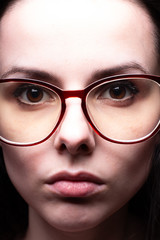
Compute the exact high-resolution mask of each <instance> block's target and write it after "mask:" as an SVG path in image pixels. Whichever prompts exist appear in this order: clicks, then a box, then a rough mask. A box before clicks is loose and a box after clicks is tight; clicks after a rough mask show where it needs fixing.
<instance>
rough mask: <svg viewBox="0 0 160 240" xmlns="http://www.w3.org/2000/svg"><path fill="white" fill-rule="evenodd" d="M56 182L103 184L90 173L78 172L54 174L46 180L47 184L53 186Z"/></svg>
mask: <svg viewBox="0 0 160 240" xmlns="http://www.w3.org/2000/svg"><path fill="white" fill-rule="evenodd" d="M58 181H73V182H76V181H77V182H78V181H79V182H92V183H96V184H104V181H103V180H102V179H101V178H100V177H98V176H96V175H94V174H91V173H88V172H78V173H71V172H67V171H62V172H58V173H56V174H54V175H53V176H51V177H50V178H49V179H48V180H47V184H54V183H55V182H58Z"/></svg>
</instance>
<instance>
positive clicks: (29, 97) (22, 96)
mask: <svg viewBox="0 0 160 240" xmlns="http://www.w3.org/2000/svg"><path fill="white" fill-rule="evenodd" d="M52 95H53V94H51V93H50V92H49V90H45V89H43V88H42V87H39V86H20V87H19V88H17V89H16V91H15V92H14V96H15V97H16V98H17V99H18V101H20V102H21V103H24V104H29V105H36V104H43V103H45V102H48V101H50V100H51V99H53V96H52Z"/></svg>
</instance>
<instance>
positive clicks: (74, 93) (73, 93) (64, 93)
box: [0, 74, 160, 147]
mask: <svg viewBox="0 0 160 240" xmlns="http://www.w3.org/2000/svg"><path fill="white" fill-rule="evenodd" d="M128 78H129V79H130V78H134V79H138V78H141V79H150V80H153V81H155V82H157V83H158V84H160V76H156V75H149V74H124V75H115V76H110V77H106V78H102V79H100V80H98V81H96V82H94V83H92V84H90V85H89V86H87V87H86V88H84V89H82V90H62V89H60V88H58V87H56V86H54V85H52V84H50V83H48V82H43V81H41V80H35V79H25V78H22V79H21V78H18V79H17V78H7V79H0V83H4V82H22V83H23V82H25V83H32V84H38V85H39V86H42V87H46V88H48V89H49V90H51V91H54V92H56V93H57V94H58V96H59V97H60V99H61V106H62V109H61V114H60V116H59V120H58V122H57V124H56V126H55V127H54V129H53V130H52V131H51V133H50V134H49V135H48V136H47V137H45V138H44V139H42V140H40V141H37V142H33V143H15V142H11V141H9V140H4V139H3V138H2V137H1V138H0V141H2V142H4V143H6V144H9V145H12V146H23V147H27V146H34V145H38V144H40V143H43V142H45V141H46V140H47V139H49V138H50V137H51V135H52V134H53V133H54V132H55V131H56V129H57V128H58V126H59V125H60V123H61V121H62V119H63V116H64V114H65V110H66V103H65V100H66V99H67V98H74V97H76V98H80V99H81V107H82V110H83V112H84V115H85V117H86V119H87V121H88V123H89V124H90V126H91V127H92V128H93V129H94V131H95V132H96V133H97V134H98V135H99V136H101V137H102V138H103V139H105V140H107V141H110V142H112V143H119V144H134V143H140V142H143V141H145V140H148V139H150V138H151V137H153V136H154V135H155V134H156V133H158V131H159V130H160V121H159V123H158V125H157V126H156V128H155V129H154V130H153V131H152V132H151V133H150V134H148V135H147V136H145V137H143V138H140V139H137V140H128V141H122V140H121V141H120V140H114V139H111V138H109V137H106V136H104V135H103V134H102V133H101V132H100V131H99V130H98V129H97V128H96V126H95V125H94V123H93V122H92V120H91V118H90V116H89V114H88V111H87V107H86V97H87V94H88V93H89V91H90V90H91V89H93V88H94V87H96V86H98V85H100V84H103V83H104V82H106V81H107V82H110V81H114V80H122V79H123V80H125V79H128Z"/></svg>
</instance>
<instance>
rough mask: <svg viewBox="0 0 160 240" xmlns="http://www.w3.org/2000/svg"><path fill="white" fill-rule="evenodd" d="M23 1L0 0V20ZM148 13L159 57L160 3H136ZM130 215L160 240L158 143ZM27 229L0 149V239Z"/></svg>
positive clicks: (150, 237) (24, 209)
mask: <svg viewBox="0 0 160 240" xmlns="http://www.w3.org/2000/svg"><path fill="white" fill-rule="evenodd" d="M17 1H23V0H0V19H1V18H2V16H3V15H4V13H5V12H6V11H7V9H8V8H9V7H11V6H12V5H13V4H14V3H15V2H17ZM137 2H140V3H141V4H143V5H144V6H145V7H146V9H147V10H148V12H149V14H150V16H151V18H152V20H153V22H154V24H155V26H156V29H157V33H156V37H157V40H158V41H157V42H158V53H159V55H160V1H159V0H137ZM129 209H130V211H131V212H132V213H133V214H134V215H137V216H139V217H140V218H143V219H144V220H145V224H146V240H159V239H160V143H158V144H157V145H156V146H155V151H154V154H153V164H152V168H151V172H150V175H149V177H148V179H147V181H146V183H145V184H144V186H143V187H142V188H141V189H140V191H139V192H138V193H137V194H136V195H135V196H134V197H133V199H132V200H131V201H130V205H129ZM27 225H28V206H27V204H26V203H25V201H24V200H23V199H22V197H21V196H20V195H19V193H18V192H17V190H16V189H15V188H14V186H13V185H12V183H11V181H10V179H9V177H8V174H7V171H6V168H5V164H4V159H3V152H2V149H1V148H0V239H1V240H13V239H14V238H15V237H16V236H18V235H23V234H24V233H25V231H26V229H27Z"/></svg>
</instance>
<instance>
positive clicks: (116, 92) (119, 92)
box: [109, 86, 126, 99]
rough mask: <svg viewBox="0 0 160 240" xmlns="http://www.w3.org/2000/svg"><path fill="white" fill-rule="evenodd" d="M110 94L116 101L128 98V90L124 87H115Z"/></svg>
mask: <svg viewBox="0 0 160 240" xmlns="http://www.w3.org/2000/svg"><path fill="white" fill-rule="evenodd" d="M109 93H110V96H111V97H112V98H114V99H123V98H124V97H125V96H126V88H125V87H123V86H117V87H113V88H111V89H110V91H109Z"/></svg>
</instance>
